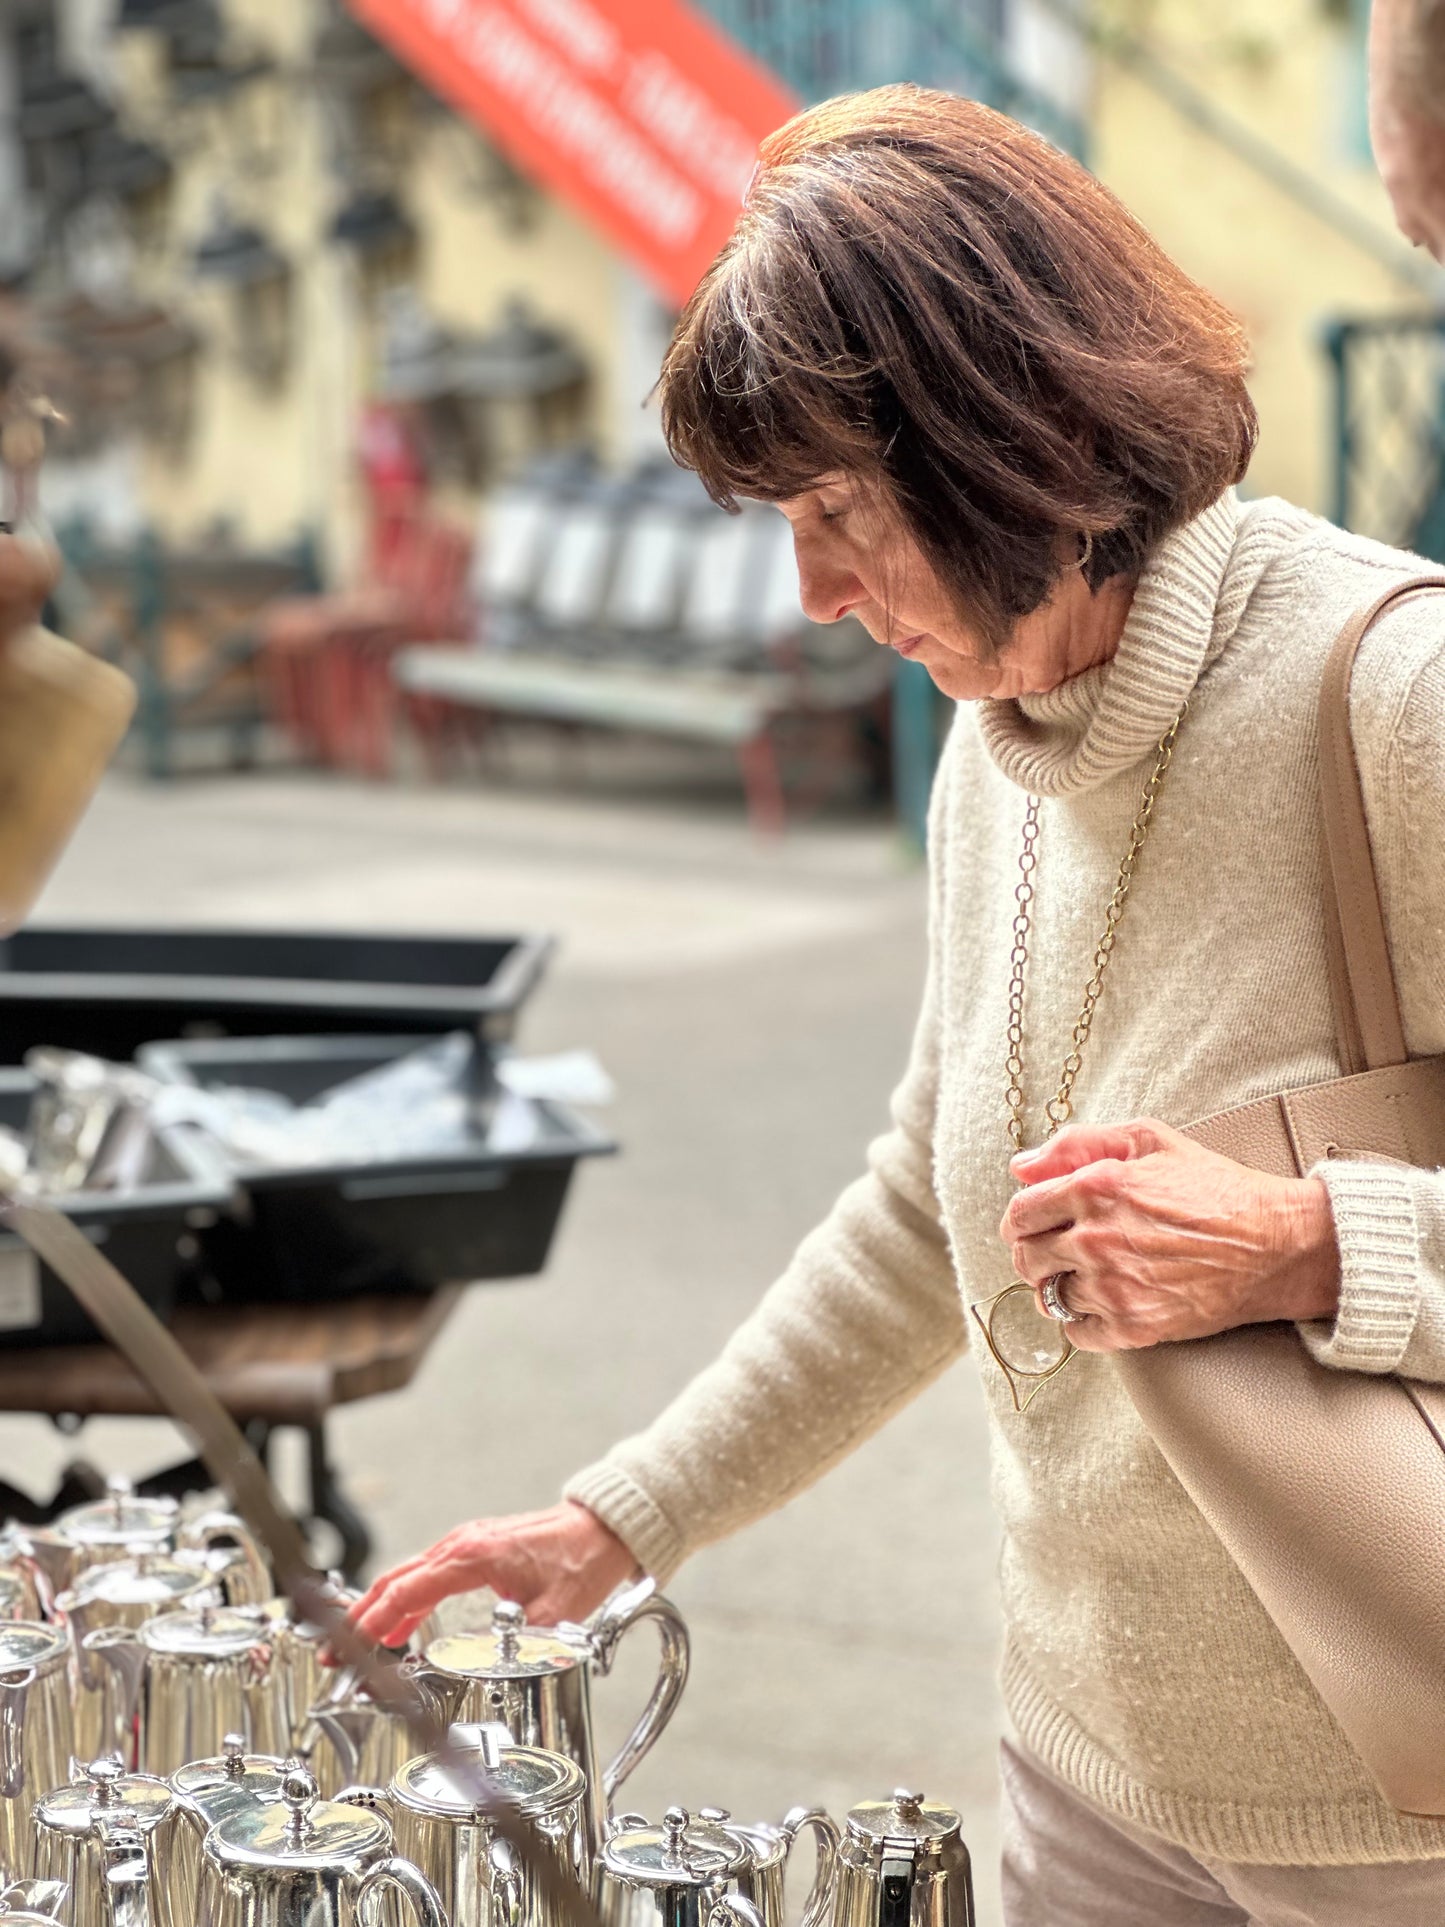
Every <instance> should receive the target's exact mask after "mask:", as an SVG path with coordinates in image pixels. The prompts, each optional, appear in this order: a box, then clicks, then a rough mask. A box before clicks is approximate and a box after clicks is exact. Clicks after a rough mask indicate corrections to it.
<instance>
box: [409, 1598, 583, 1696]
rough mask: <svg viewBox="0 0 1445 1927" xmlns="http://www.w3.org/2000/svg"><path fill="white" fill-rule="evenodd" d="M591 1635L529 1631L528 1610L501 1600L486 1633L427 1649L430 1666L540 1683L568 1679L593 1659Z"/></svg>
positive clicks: (452, 1636)
mask: <svg viewBox="0 0 1445 1927" xmlns="http://www.w3.org/2000/svg"><path fill="white" fill-rule="evenodd" d="M585 1639H586V1635H585V1634H584V1633H583V1632H582V1631H581V1628H580V1627H579V1628H578V1629H577V1630H576V1631H575V1632H571V1634H570V1637H569V1634H568V1632H567V1631H564V1630H562V1629H561V1628H560V1627H555V1626H528V1624H527V1615H526V1613H525V1612H524V1611H523V1609H522V1607H520V1606H519V1605H517V1604H516V1603H515V1602H514V1601H513V1600H510V1599H499V1600H498V1601H497V1603H496V1605H495V1606H494V1607H493V1608H492V1626H491V1631H490V1632H485V1633H445V1634H443V1636H442V1637H441V1638H440V1639H434V1640H432V1642H431V1644H430V1645H429V1646H428V1647H427V1649H426V1659H427V1664H428V1665H430V1666H435V1667H436V1668H437V1669H438V1671H440V1672H443V1673H455V1674H464V1675H466V1676H468V1677H470V1678H473V1679H537V1678H540V1677H541V1676H543V1675H545V1674H547V1673H567V1672H570V1671H571V1670H572V1668H573V1667H574V1666H580V1665H581V1663H582V1661H583V1660H584V1659H586V1657H587V1647H586V1644H585V1643H584V1642H585Z"/></svg>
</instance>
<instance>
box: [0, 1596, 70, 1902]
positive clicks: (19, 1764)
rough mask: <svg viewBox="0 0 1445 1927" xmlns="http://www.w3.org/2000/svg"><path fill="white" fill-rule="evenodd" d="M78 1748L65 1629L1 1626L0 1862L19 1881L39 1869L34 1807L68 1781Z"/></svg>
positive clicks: (20, 1623)
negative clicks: (32, 1818) (36, 1866)
mask: <svg viewBox="0 0 1445 1927" xmlns="http://www.w3.org/2000/svg"><path fill="white" fill-rule="evenodd" d="M74 1751H75V1729H74V1723H73V1720H72V1717H71V1710H70V1667H69V1643H68V1641H67V1639H66V1636H65V1632H64V1629H63V1628H62V1627H59V1626H42V1625H40V1624H38V1623H31V1622H29V1621H26V1620H12V1621H10V1622H9V1623H8V1624H5V1625H0V1867H4V1869H5V1871H6V1872H7V1873H8V1874H10V1875H12V1876H14V1877H16V1878H23V1877H24V1876H26V1875H28V1874H30V1873H32V1872H33V1871H34V1865H33V1863H34V1857H35V1850H34V1841H33V1838H32V1834H31V1828H30V1811H31V1808H32V1806H33V1805H34V1803H35V1801H36V1800H38V1799H39V1797H40V1796H41V1794H43V1793H46V1792H48V1791H49V1789H50V1788H51V1787H54V1786H60V1785H62V1784H63V1783H64V1781H65V1778H66V1775H67V1773H68V1772H69V1770H70V1759H71V1755H72V1754H73V1753H74Z"/></svg>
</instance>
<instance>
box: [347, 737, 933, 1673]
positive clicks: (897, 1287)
mask: <svg viewBox="0 0 1445 1927" xmlns="http://www.w3.org/2000/svg"><path fill="white" fill-rule="evenodd" d="M946 769H947V759H945V765H944V771H942V772H940V777H939V781H938V784H937V786H936V792H937V793H936V794H935V798H934V805H933V809H932V812H931V829H930V859H931V866H932V873H933V883H932V897H933V912H932V914H931V916H930V939H929V968H928V980H927V984H926V987H925V991H924V997H923V1007H922V1011H921V1014H920V1017H919V1021H918V1025H917V1028H916V1031H915V1034H914V1041H913V1049H912V1054H911V1056H910V1059H909V1065H908V1069H907V1072H906V1074H905V1076H904V1079H903V1082H902V1084H901V1085H900V1086H899V1088H898V1090H897V1091H896V1093H895V1094H894V1098H893V1106H892V1110H893V1128H892V1130H891V1131H890V1132H889V1133H888V1134H887V1135H886V1136H884V1137H881V1138H879V1139H878V1140H877V1141H876V1142H875V1143H874V1144H873V1145H872V1146H871V1147H870V1150H869V1157H868V1172H867V1175H866V1176H865V1177H863V1178H861V1179H859V1180H858V1181H857V1182H856V1183H854V1184H852V1185H850V1186H849V1188H848V1189H847V1190H846V1191H845V1192H844V1193H843V1195H842V1197H841V1198H840V1199H839V1200H838V1202H837V1204H836V1205H835V1206H834V1207H833V1210H832V1211H831V1213H830V1214H829V1216H828V1217H827V1218H826V1219H825V1221H824V1222H823V1224H822V1225H820V1226H819V1227H818V1229H817V1230H816V1231H814V1232H813V1233H812V1234H811V1236H810V1237H808V1238H807V1239H805V1240H804V1242H803V1244H802V1246H801V1247H800V1248H799V1250H798V1252H797V1254H796V1256H795V1257H794V1259H793V1261H792V1263H791V1264H790V1265H789V1266H788V1269H787V1270H786V1271H785V1272H784V1274H783V1276H782V1277H781V1278H780V1279H779V1280H778V1282H777V1283H776V1284H775V1285H774V1286H773V1287H772V1289H771V1290H770V1291H769V1292H768V1293H767V1294H766V1295H765V1297H764V1298H763V1299H762V1301H761V1302H760V1304H759V1305H758V1307H757V1309H756V1310H755V1311H754V1312H753V1313H752V1315H751V1316H750V1317H749V1318H748V1319H747V1320H746V1321H745V1322H744V1324H743V1325H742V1326H741V1327H740V1329H739V1330H738V1331H737V1332H736V1333H735V1334H734V1336H733V1337H732V1339H731V1340H730V1341H729V1343H728V1344H727V1346H726V1347H725V1349H724V1350H723V1352H722V1354H721V1356H720V1357H719V1358H718V1359H717V1360H716V1361H715V1362H714V1363H713V1364H711V1365H709V1366H707V1367H706V1368H705V1369H704V1370H703V1371H702V1372H701V1373H700V1374H699V1375H698V1376H697V1377H696V1378H695V1379H694V1380H693V1381H692V1383H691V1384H690V1385H688V1386H687V1387H686V1388H685V1389H684V1390H683V1391H682V1392H681V1393H680V1394H679V1396H678V1397H677V1398H675V1399H674V1400H673V1402H672V1403H671V1405H669V1406H668V1407H667V1409H666V1410H665V1411H664V1412H663V1414H662V1415H661V1417H660V1418H658V1419H657V1420H656V1421H655V1423H654V1424H653V1425H652V1426H651V1427H650V1428H649V1429H648V1430H647V1431H646V1432H643V1433H641V1434H639V1435H638V1436H637V1437H634V1438H630V1439H627V1440H625V1441H624V1442H623V1443H622V1444H621V1445H619V1446H617V1447H616V1448H615V1449H614V1450H613V1451H612V1452H610V1453H609V1454H608V1455H607V1457H606V1458H604V1459H602V1460H600V1461H599V1462H598V1463H597V1464H595V1465H592V1466H589V1467H588V1468H587V1469H586V1470H585V1471H582V1472H579V1473H578V1474H577V1475H576V1477H575V1478H573V1479H571V1480H569V1482H568V1484H567V1488H566V1497H565V1500H564V1503H563V1504H562V1505H561V1506H559V1507H556V1508H553V1509H551V1510H549V1511H547V1512H543V1513H535V1514H529V1515H527V1516H525V1517H523V1518H518V1519H500V1520H477V1521H473V1522H471V1523H470V1524H468V1525H465V1526H460V1527H458V1528H457V1530H456V1531H455V1532H453V1533H450V1534H448V1535H447V1537H446V1538H445V1539H443V1540H441V1541H440V1542H439V1543H438V1544H437V1545H436V1546H434V1547H432V1548H430V1549H429V1550H428V1551H427V1552H424V1553H422V1554H420V1555H418V1557H417V1558H415V1559H412V1560H408V1561H407V1562H406V1563H405V1564H404V1565H402V1566H399V1567H396V1568H394V1569H393V1570H392V1571H391V1572H388V1573H383V1574H382V1575H381V1577H380V1578H379V1579H377V1580H376V1581H375V1582H374V1583H373V1585H372V1586H371V1588H370V1590H369V1591H368V1592H367V1594H366V1596H365V1597H364V1599H363V1600H362V1601H361V1602H360V1604H359V1606H357V1607H356V1608H355V1609H354V1611H353V1618H354V1619H355V1620H356V1622H357V1624H358V1625H359V1626H360V1627H361V1629H362V1630H363V1631H364V1632H366V1633H367V1634H368V1635H369V1636H370V1637H372V1638H377V1639H385V1640H388V1641H390V1642H392V1643H395V1642H397V1641H399V1640H401V1639H404V1638H405V1637H407V1636H408V1634H409V1633H410V1631H411V1630H412V1629H413V1628H414V1627H415V1626H416V1625H417V1623H418V1622H419V1621H420V1619H421V1618H422V1617H423V1616H424V1615H425V1614H426V1613H427V1612H429V1611H431V1610H432V1609H433V1608H434V1607H435V1606H436V1605H437V1604H439V1603H440V1601H441V1600H443V1599H445V1598H447V1597H448V1596H449V1595H450V1594H452V1593H455V1592H462V1591H470V1590H472V1589H473V1588H476V1587H479V1586H482V1585H492V1586H495V1587H496V1588H497V1589H498V1590H501V1591H504V1592H505V1593H507V1595H508V1596H509V1597H512V1598H515V1599H518V1600H520V1601H521V1603H522V1604H523V1605H525V1606H526V1607H527V1608H528V1613H529V1616H530V1617H531V1618H532V1619H533V1620H534V1621H538V1622H541V1621H543V1620H546V1619H549V1618H561V1617H566V1618H580V1617H583V1616H585V1614H586V1613H587V1612H589V1611H590V1610H591V1609H592V1608H593V1607H594V1606H596V1605H598V1604H600V1602H601V1600H602V1599H603V1598H604V1597H605V1596H606V1593H607V1592H608V1591H609V1590H610V1589H611V1587H612V1586H613V1585H615V1584H616V1583H617V1582H618V1581H619V1580H621V1579H624V1578H626V1577H628V1576H629V1575H630V1573H631V1572H633V1571H634V1570H635V1569H636V1568H637V1567H641V1568H642V1569H643V1570H645V1571H647V1572H649V1573H651V1574H652V1575H653V1576H654V1577H655V1578H657V1579H659V1580H665V1579H667V1578H668V1576H669V1575H670V1574H671V1573H672V1572H673V1571H675V1569H676V1568H677V1567H678V1566H679V1565H680V1564H681V1563H682V1561H683V1559H684V1558H685V1557H686V1556H687V1555H688V1554H689V1553H691V1552H694V1551H696V1550H697V1548H698V1547H699V1546H702V1545H705V1544H707V1543H708V1542H709V1541H710V1540H714V1539H719V1538H722V1537H724V1536H725V1535H726V1534H728V1533H730V1532H735V1531H736V1530H737V1529H738V1528H739V1527H740V1526H743V1525H746V1524H748V1523H749V1521H751V1520H753V1519H757V1518H760V1517H761V1516H762V1515H763V1514H764V1513H767V1512H771V1511H774V1510H776V1509H777V1508H778V1507H779V1506H781V1505H783V1504H785V1503H786V1502H787V1500H788V1499H790V1498H791V1497H792V1496H793V1495H794V1494H795V1493H797V1492H799V1491H801V1490H802V1489H803V1488H804V1487H805V1486H807V1485H810V1484H811V1483H812V1482H813V1481H814V1480H816V1479H818V1478H820V1477H821V1476H822V1474H823V1473H824V1472H825V1471H827V1470H828V1468H829V1467H830V1466H831V1465H834V1464H835V1463H836V1462H837V1461H838V1460H839V1459H841V1458H843V1457H845V1456H846V1455H847V1454H848V1453H849V1452H850V1451H852V1450H853V1448H854V1447H855V1446H857V1445H860V1444H862V1442H863V1441H864V1439H866V1438H867V1437H868V1436H869V1435H870V1434H871V1433H873V1432H875V1431H876V1430H877V1429H878V1428H879V1426H881V1425H882V1424H883V1423H884V1422H885V1420H887V1419H888V1418H889V1417H890V1416H891V1414H893V1413H894V1412H896V1411H898V1410H899V1408H900V1407H901V1406H903V1405H905V1404H906V1403H907V1402H908V1401H909V1400H910V1399H911V1398H913V1397H914V1396H916V1394H918V1393H919V1392H921V1391H922V1390H923V1388H924V1387H925V1386H926V1385H928V1384H929V1383H930V1382H931V1381H932V1380H933V1379H934V1378H935V1377H937V1375H938V1374H939V1373H940V1372H941V1371H943V1369H944V1368H945V1366H947V1365H948V1364H949V1363H950V1362H951V1361H952V1360H953V1359H954V1358H956V1357H957V1356H958V1354H959V1353H960V1352H961V1351H962V1350H963V1348H964V1344H965V1332H966V1327H965V1314H964V1310H963V1304H962V1300H961V1298H960V1294H959V1289H958V1283H957V1279H956V1277H955V1273H954V1268H953V1262H952V1257H951V1255H950V1252H949V1247H948V1242H947V1239H946V1237H945V1235H944V1231H943V1228H942V1224H941V1222H940V1215H939V1209H938V1202H937V1199H936V1198H935V1196H934V1189H933V1121H934V1107H935V1093H936V1081H937V1071H938V997H937V987H938V983H939V981H940V977H939V970H940V960H939V957H938V954H937V943H938V931H939V928H940V918H939V915H938V908H937V906H938V897H939V890H940V881H941V876H942V872H943V869H944V865H945V862H946V852H945V841H944V839H945V821H946V790H947V782H946Z"/></svg>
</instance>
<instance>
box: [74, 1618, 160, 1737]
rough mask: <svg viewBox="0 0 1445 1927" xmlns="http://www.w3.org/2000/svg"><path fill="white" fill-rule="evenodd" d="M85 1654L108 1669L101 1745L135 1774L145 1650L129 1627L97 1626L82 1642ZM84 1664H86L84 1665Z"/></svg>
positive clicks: (146, 1655) (145, 1657) (145, 1658)
mask: <svg viewBox="0 0 1445 1927" xmlns="http://www.w3.org/2000/svg"><path fill="white" fill-rule="evenodd" d="M80 1646H81V1652H82V1654H83V1655H86V1654H90V1653H97V1654H99V1656H100V1659H101V1660H102V1662H103V1663H104V1665H105V1666H106V1667H107V1668H108V1669H109V1678H108V1680H107V1681H106V1683H105V1701H106V1706H105V1710H104V1712H103V1714H102V1720H101V1729H102V1738H101V1745H102V1747H103V1749H104V1750H105V1751H106V1752H107V1753H114V1754H115V1755H117V1756H118V1757H119V1758H120V1759H121V1760H122V1761H123V1762H124V1763H125V1765H126V1766H127V1768H128V1769H129V1770H130V1771H131V1772H134V1771H135V1770H136V1767H137V1760H136V1751H137V1742H136V1737H135V1736H136V1716H137V1714H138V1713H139V1712H140V1702H141V1687H142V1686H143V1684H144V1682H145V1675H146V1660H147V1657H148V1654H147V1651H146V1648H145V1647H144V1646H143V1645H142V1644H141V1642H140V1640H139V1639H137V1638H136V1636H135V1634H134V1633H133V1632H132V1631H131V1630H130V1628H129V1627H127V1626H97V1627H96V1629H95V1631H94V1632H93V1633H87V1634H86V1635H85V1637H84V1639H82V1640H81V1642H80ZM82 1663H83V1662H82Z"/></svg>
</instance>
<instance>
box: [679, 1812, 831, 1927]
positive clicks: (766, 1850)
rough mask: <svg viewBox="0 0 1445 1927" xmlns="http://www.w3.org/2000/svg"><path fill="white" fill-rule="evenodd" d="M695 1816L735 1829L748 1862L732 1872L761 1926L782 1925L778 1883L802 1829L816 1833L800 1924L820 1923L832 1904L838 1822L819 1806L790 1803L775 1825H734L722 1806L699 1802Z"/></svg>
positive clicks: (783, 1911) (781, 1885) (784, 1915)
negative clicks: (812, 1867)
mask: <svg viewBox="0 0 1445 1927" xmlns="http://www.w3.org/2000/svg"><path fill="white" fill-rule="evenodd" d="M698 1818H699V1819H700V1820H710V1821H713V1822H715V1823H716V1824H717V1825H719V1826H723V1827H726V1828H727V1830H728V1831H729V1832H730V1833H735V1834H737V1835H738V1836H739V1838H740V1839H741V1840H742V1841H743V1843H744V1844H745V1845H746V1847H747V1849H748V1853H749V1856H750V1864H749V1865H748V1867H747V1868H746V1869H745V1870H744V1872H743V1873H741V1874H739V1875H738V1891H739V1892H740V1893H743V1894H746V1896H747V1898H748V1899H749V1900H751V1901H752V1903H753V1905H754V1906H755V1907H756V1908H757V1910H758V1912H759V1913H760V1914H761V1915H762V1917H763V1922H764V1927H785V1922H786V1920H787V1909H786V1905H785V1895H784V1888H785V1882H786V1880H787V1871H788V1862H789V1861H790V1860H791V1858H792V1853H793V1848H794V1847H795V1846H796V1845H797V1843H798V1841H799V1840H800V1839H801V1838H802V1836H803V1834H804V1833H805V1832H811V1833H813V1834H815V1835H816V1836H817V1846H818V1858H817V1865H816V1868H815V1870H814V1873H813V1885H812V1889H811V1891H810V1892H809V1894H808V1898H807V1901H806V1903H805V1905H804V1907H803V1913H802V1920H801V1927H825V1923H826V1922H827V1921H828V1919H829V1915H830V1912H831V1909H832V1905H833V1887H834V1883H835V1881H836V1879H837V1873H838V1845H839V1838H840V1836H839V1833H838V1823H837V1821H836V1820H833V1819H830V1818H829V1816H828V1815H827V1814H826V1813H825V1812H824V1811H823V1809H822V1807H794V1808H793V1809H792V1811H791V1812H790V1813H788V1814H785V1815H784V1817H783V1820H782V1823H781V1824H780V1825H779V1826H769V1825H760V1826H750V1827H745V1826H740V1825H739V1824H738V1822H737V1821H736V1820H734V1819H733V1817H732V1815H731V1814H730V1813H728V1811H727V1809H726V1808H724V1807H701V1808H700V1809H699V1810H698Z"/></svg>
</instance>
